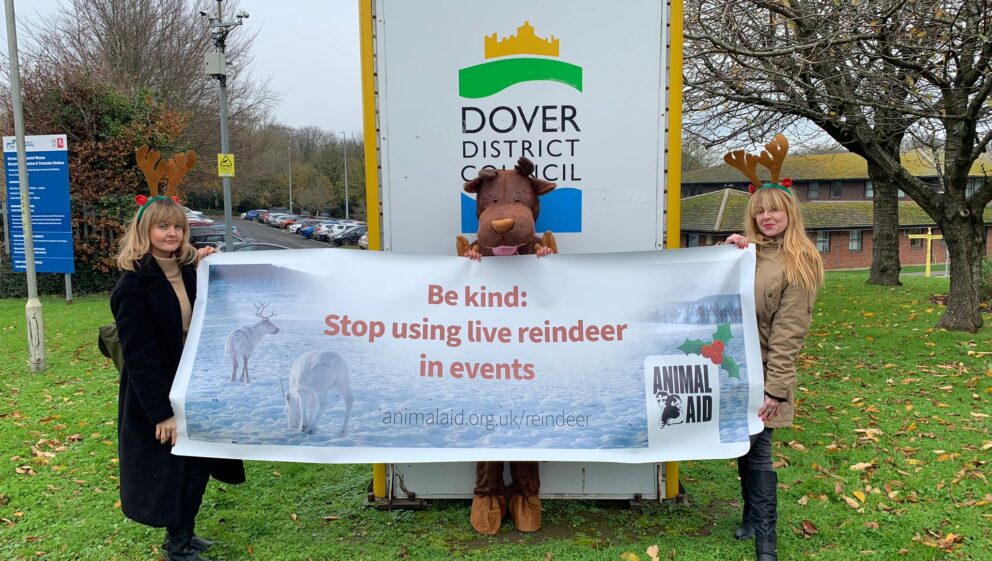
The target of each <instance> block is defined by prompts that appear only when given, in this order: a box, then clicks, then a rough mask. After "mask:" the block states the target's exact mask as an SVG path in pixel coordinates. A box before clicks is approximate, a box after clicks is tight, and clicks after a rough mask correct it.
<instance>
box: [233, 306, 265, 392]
mask: <svg viewBox="0 0 992 561" xmlns="http://www.w3.org/2000/svg"><path fill="white" fill-rule="evenodd" d="M267 306H268V304H265V303H263V302H259V303H257V304H255V317H257V318H259V319H258V323H256V324H255V325H252V326H251V327H241V328H238V329H235V330H234V331H232V332H231V334H230V335H228V336H227V343H225V344H224V354H226V355H228V356H230V357H231V381H232V382H236V381H238V359H239V358H240V359H241V362H242V370H241V380H243V381H244V383H246V384H249V383H251V377H250V376H249V375H248V357H250V356H251V353H253V352H254V351H255V347H257V346H258V343H259V342H260V341H261V340H262V337H265V335H266V334H267V333H272V334H275V333H279V328H278V327H276V326H275V325H273V324H272V322H271V321H269V320H270V318H271V317H272V316H274V315H276V314H275V312H272V313H270V314H268V315H266V314H265V308H266V307H267Z"/></svg>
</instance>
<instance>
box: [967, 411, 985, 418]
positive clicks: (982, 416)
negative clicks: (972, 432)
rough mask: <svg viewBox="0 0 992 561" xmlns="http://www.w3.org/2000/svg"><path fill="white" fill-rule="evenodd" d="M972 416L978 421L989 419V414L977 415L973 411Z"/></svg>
mask: <svg viewBox="0 0 992 561" xmlns="http://www.w3.org/2000/svg"><path fill="white" fill-rule="evenodd" d="M971 416H972V417H974V418H976V419H987V418H988V417H989V414H988V413H975V412H974V411H972V412H971Z"/></svg>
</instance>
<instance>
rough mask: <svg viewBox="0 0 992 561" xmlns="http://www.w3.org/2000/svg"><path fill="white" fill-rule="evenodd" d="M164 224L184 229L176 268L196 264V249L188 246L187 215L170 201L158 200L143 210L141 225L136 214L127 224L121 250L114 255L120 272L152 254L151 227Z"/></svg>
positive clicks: (131, 268)
mask: <svg viewBox="0 0 992 561" xmlns="http://www.w3.org/2000/svg"><path fill="white" fill-rule="evenodd" d="M139 212H140V209H139ZM163 222H164V223H166V224H178V225H180V226H181V227H182V229H183V241H182V243H181V244H180V246H179V249H178V250H176V253H175V257H176V260H177V261H178V262H179V264H180V265H189V264H191V263H195V262H196V248H194V247H193V246H192V245H190V243H189V221H188V220H187V219H186V211H185V210H183V207H182V206H180V205H179V204H178V203H176V202H175V201H173V200H172V199H160V200H157V201H152V202H151V203H149V204H148V206H147V207H145V211H144V212H143V213H141V222H138V212H135V213H134V218H132V219H131V222H129V223H128V225H127V231H125V232H124V237H123V238H121V247H120V250H119V251H118V252H117V267H118V268H119V269H121V270H122V271H133V270H134V269H135V267H136V266H137V264H138V262H139V261H141V260H142V259H144V258H145V257H146V256H147V255H148V254H149V253H150V252H151V247H152V242H151V238H150V237H149V236H148V232H149V231H150V230H151V229H152V227H153V226H154V225H156V224H161V223H163Z"/></svg>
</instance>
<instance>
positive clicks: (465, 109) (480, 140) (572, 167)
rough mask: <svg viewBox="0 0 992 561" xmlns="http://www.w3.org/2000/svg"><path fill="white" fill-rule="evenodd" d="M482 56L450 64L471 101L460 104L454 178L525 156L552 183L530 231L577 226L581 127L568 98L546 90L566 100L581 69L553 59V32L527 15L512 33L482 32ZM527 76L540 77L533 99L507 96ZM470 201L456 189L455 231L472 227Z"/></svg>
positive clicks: (556, 45) (556, 43)
mask: <svg viewBox="0 0 992 561" xmlns="http://www.w3.org/2000/svg"><path fill="white" fill-rule="evenodd" d="M483 46H484V55H485V60H486V62H483V63H480V64H476V65H474V66H469V67H466V68H462V69H460V70H459V71H458V95H459V97H461V98H463V99H466V100H479V101H473V102H471V103H469V104H465V105H462V107H461V108H460V111H461V124H462V130H461V132H462V135H463V138H462V143H461V152H462V153H461V159H462V167H461V179H462V181H471V180H472V179H474V178H475V177H476V176H477V175H478V172H479V170H480V169H482V168H487V167H488V168H496V165H495V164H496V163H498V162H503V163H504V164H503V166H502V167H503V169H505V168H506V164H505V163H506V162H510V163H511V164H510V165H512V162H516V160H517V159H518V158H520V157H521V156H526V157H527V158H529V159H530V160H532V161H533V162H534V163H535V171H534V174H535V175H536V176H537V177H540V178H543V179H546V180H548V181H553V182H555V183H557V184H558V188H557V189H555V190H554V191H552V192H550V193H548V194H547V195H545V196H543V197H542V198H541V212H540V215H539V216H538V220H537V226H536V229H537V231H538V232H544V231H548V230H550V231H552V232H557V233H566V232H571V233H578V232H581V231H582V191H581V190H580V189H579V188H578V185H581V182H582V177H581V169H580V166H579V165H578V164H577V161H578V158H579V156H580V154H581V145H582V127H581V119H580V115H579V106H578V104H576V103H575V102H574V101H565V100H561V101H558V100H552V102H550V103H549V102H547V101H546V99H545V98H546V97H548V96H551V97H552V98H554V97H559V98H567V99H569V100H574V97H575V95H574V94H575V93H579V94H581V93H582V86H583V70H582V67H581V66H577V65H575V64H572V63H570V62H566V61H564V60H560V47H561V42H560V39H559V38H557V37H555V36H554V35H551V36H550V37H548V38H544V37H540V36H538V35H537V34H536V33H535V29H534V26H532V25H531V24H530V22H529V21H524V23H523V25H521V26H519V27H517V32H516V34H514V35H509V36H507V37H503V38H501V37H499V35H498V33H495V32H494V33H492V34H490V35H486V36H484V40H483ZM527 82H546V83H547V85H548V86H549V87H548V88H546V89H542V91H541V93H540V96H539V97H540V100H539V101H538V100H537V99H536V98H535V100H534V101H530V98H529V97H528V102H527V103H512V102H510V101H507V100H506V99H504V98H506V97H516V98H517V99H519V95H517V96H513V95H512V94H513V90H514V88H515V87H516V88H519V85H520V84H524V83H527ZM478 227H479V222H478V217H477V216H476V204H475V201H474V200H473V199H472V198H471V197H469V196H468V195H467V194H465V193H462V194H461V231H462V232H465V233H470V232H476V231H478Z"/></svg>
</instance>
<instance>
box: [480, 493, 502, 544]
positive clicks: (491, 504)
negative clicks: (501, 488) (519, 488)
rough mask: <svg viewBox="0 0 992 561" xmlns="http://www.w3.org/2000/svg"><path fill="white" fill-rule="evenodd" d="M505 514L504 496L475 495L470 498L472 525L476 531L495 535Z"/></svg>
mask: <svg viewBox="0 0 992 561" xmlns="http://www.w3.org/2000/svg"><path fill="white" fill-rule="evenodd" d="M505 515H506V497H502V496H497V497H484V496H482V495H475V497H473V498H472V527H473V528H475V531H476V532H479V533H480V534H487V535H490V536H495V535H496V534H498V533H499V527H500V524H502V523H503V516H505Z"/></svg>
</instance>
